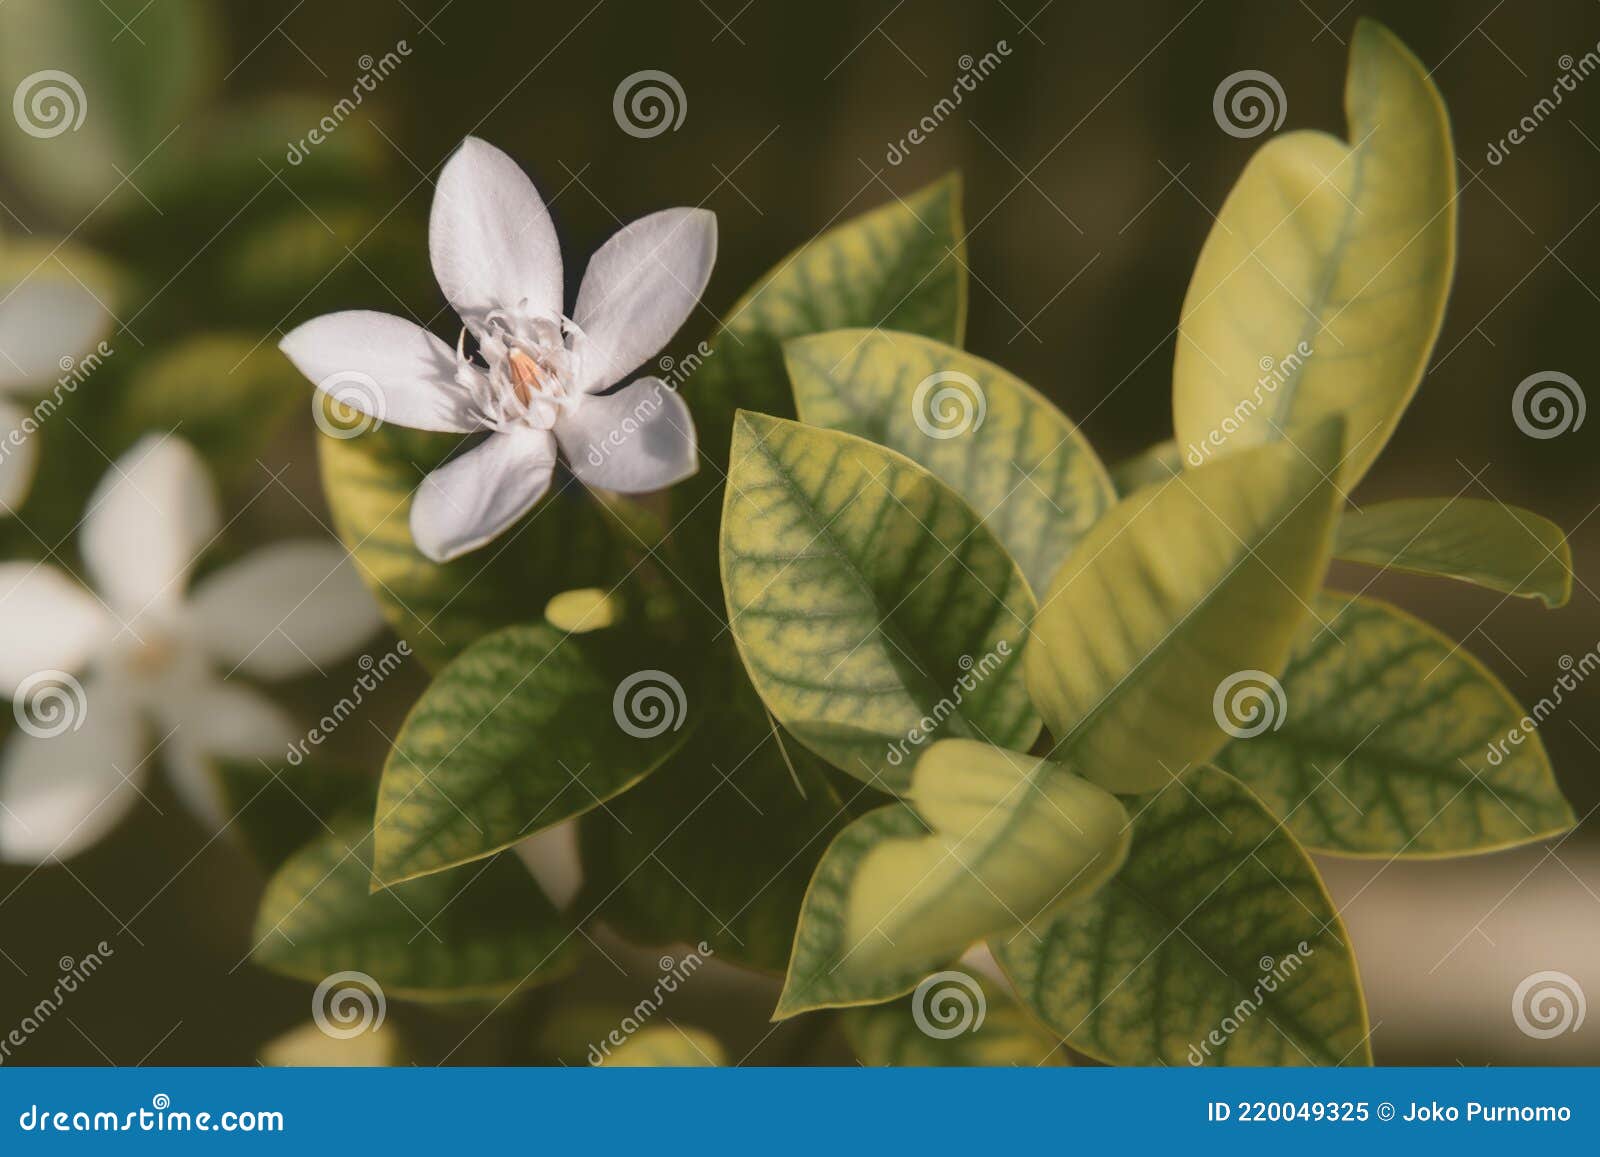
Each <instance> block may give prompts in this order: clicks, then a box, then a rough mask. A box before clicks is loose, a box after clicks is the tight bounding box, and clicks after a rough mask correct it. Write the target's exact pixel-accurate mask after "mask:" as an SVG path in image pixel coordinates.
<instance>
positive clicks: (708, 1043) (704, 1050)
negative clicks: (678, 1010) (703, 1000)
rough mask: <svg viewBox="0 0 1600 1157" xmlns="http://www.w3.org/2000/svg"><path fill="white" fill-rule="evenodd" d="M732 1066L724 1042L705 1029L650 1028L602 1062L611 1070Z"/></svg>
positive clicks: (634, 1035) (603, 1065)
mask: <svg viewBox="0 0 1600 1157" xmlns="http://www.w3.org/2000/svg"><path fill="white" fill-rule="evenodd" d="M727 1063H728V1054H727V1052H726V1051H725V1050H724V1049H723V1047H722V1042H721V1041H719V1040H717V1038H716V1037H714V1036H712V1035H711V1034H710V1033H708V1032H706V1031H705V1030H704V1029H698V1028H687V1027H685V1026H683V1025H680V1024H665V1025H663V1024H652V1025H646V1026H645V1027H644V1028H641V1029H640V1030H639V1031H638V1032H636V1033H634V1034H633V1035H632V1036H630V1037H629V1038H628V1039H627V1040H625V1041H623V1042H622V1043H621V1044H620V1045H618V1046H617V1047H616V1048H614V1049H612V1050H611V1053H610V1055H609V1056H607V1057H606V1058H605V1059H604V1060H602V1061H601V1062H600V1064H601V1066H602V1067H603V1068H609V1069H702V1068H721V1067H722V1066H724V1065H726V1064H727Z"/></svg>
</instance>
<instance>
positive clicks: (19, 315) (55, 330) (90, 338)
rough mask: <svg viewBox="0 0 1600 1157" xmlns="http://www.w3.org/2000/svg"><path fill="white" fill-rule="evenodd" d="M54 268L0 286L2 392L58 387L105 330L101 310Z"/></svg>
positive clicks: (107, 321)
mask: <svg viewBox="0 0 1600 1157" xmlns="http://www.w3.org/2000/svg"><path fill="white" fill-rule="evenodd" d="M53 265H54V262H50V263H48V264H41V265H40V267H39V268H37V269H35V270H34V271H33V272H31V273H29V274H28V275H27V277H26V278H25V279H24V280H22V281H20V282H18V281H14V280H10V279H7V280H5V281H0V390H3V391H7V392H17V391H18V390H19V389H21V388H23V387H27V386H40V385H42V384H44V383H46V382H54V381H57V380H58V379H59V378H60V377H61V376H62V375H63V374H64V373H66V372H67V370H66V369H63V368H62V365H61V359H62V358H71V359H73V360H76V359H77V358H78V356H79V355H81V354H83V353H84V352H85V351H87V350H88V349H89V348H90V347H91V346H93V345H94V344H95V342H97V341H98V340H99V339H100V338H101V337H103V336H104V335H105V333H106V331H107V330H108V329H110V328H111V315H110V314H109V313H107V312H106V309H105V306H103V305H101V304H100V303H99V302H98V301H96V300H95V297H94V294H92V293H90V292H89V291H88V290H87V289H85V288H84V287H83V286H82V285H80V284H79V283H78V282H77V281H76V280H74V279H73V278H72V277H70V276H69V275H67V273H66V272H65V271H64V270H54V271H53V270H52V269H51V266H53Z"/></svg>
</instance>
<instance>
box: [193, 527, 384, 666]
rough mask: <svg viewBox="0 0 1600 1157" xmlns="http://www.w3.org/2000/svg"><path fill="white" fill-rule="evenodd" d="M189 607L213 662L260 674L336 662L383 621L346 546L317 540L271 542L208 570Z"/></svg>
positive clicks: (202, 643) (201, 641)
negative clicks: (213, 570) (271, 543)
mask: <svg viewBox="0 0 1600 1157" xmlns="http://www.w3.org/2000/svg"><path fill="white" fill-rule="evenodd" d="M188 610H189V613H190V615H191V616H192V619H193V621H194V624H195V626H196V627H197V628H198V631H199V639H200V643H201V645H202V646H204V647H205V649H206V650H207V651H208V652H209V653H210V654H211V655H212V656H213V657H214V658H215V659H217V660H218V661H220V662H221V663H223V664H225V665H226V666H227V667H229V668H235V667H236V668H238V669H239V670H241V671H243V672H244V673H245V674H247V675H253V676H255V677H257V678H261V679H282V678H285V677H287V676H289V675H297V674H302V673H304V672H307V671H311V670H313V669H315V668H318V667H321V666H322V665H323V664H325V663H334V662H337V661H338V660H340V659H343V658H344V657H345V656H347V655H349V654H350V653H351V652H352V651H354V650H355V649H356V648H357V647H358V646H360V645H361V643H362V642H363V641H364V640H365V639H367V638H368V637H369V636H371V635H372V634H373V632H375V631H376V630H377V629H378V628H379V627H380V626H381V625H382V622H383V617H382V615H381V613H380V612H379V610H378V604H377V602H376V601H374V599H373V597H372V595H371V594H370V593H368V591H367V588H366V587H365V586H364V585H362V582H361V576H360V575H359V574H358V573H357V572H356V568H355V564H354V563H353V562H351V561H350V555H349V554H348V552H346V551H345V549H344V547H342V546H340V545H339V544H338V543H336V542H323V541H320V540H316V539H304V540H300V541H293V542H280V543H274V544H273V545H271V546H266V547H262V548H261V549H259V550H256V551H253V552H251V553H250V554H247V555H245V557H244V558H242V559H240V560H239V561H238V562H235V563H232V564H230V565H229V566H226V567H223V568H222V569H221V570H219V571H217V572H216V573H214V574H211V575H208V576H207V577H206V578H204V579H202V580H201V581H200V582H199V583H197V584H196V586H195V590H194V594H193V595H192V596H191V598H190V600H189V607H188Z"/></svg>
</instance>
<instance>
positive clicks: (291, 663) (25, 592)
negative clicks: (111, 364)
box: [0, 437, 379, 863]
mask: <svg viewBox="0 0 1600 1157" xmlns="http://www.w3.org/2000/svg"><path fill="white" fill-rule="evenodd" d="M220 526H221V519H220V516H219V512H218V507H217V499H216V494H215V492H214V490H213V488H212V484H211V479H210V477H209V476H208V475H207V473H206V471H205V467H204V465H203V464H202V463H201V461H200V458H199V456H198V455H197V454H196V453H195V451H194V450H193V449H192V448H190V447H189V446H188V444H187V443H184V442H181V441H178V440H176V439H174V438H170V437H164V438H158V437H148V438H145V439H144V440H143V441H141V442H140V443H139V444H138V445H136V446H135V447H133V449H131V450H130V451H128V453H126V454H125V455H123V456H122V458H120V459H119V460H118V461H117V462H116V463H115V465H113V466H112V468H111V470H110V471H109V472H108V473H107V474H106V476H105V478H104V479H103V480H102V481H101V483H100V485H99V487H98V488H97V489H96V491H95V494H94V496H93V498H92V499H91V500H90V503H89V509H88V512H87V513H86V514H85V516H84V519H83V523H82V527H83V531H82V534H81V536H80V539H79V546H80V550H81V554H82V557H83V563H84V569H85V572H86V574H87V576H88V578H89V580H90V582H91V583H92V584H93V587H94V590H93V591H90V590H88V589H86V588H85V587H83V586H81V585H79V584H78V583H77V582H75V581H74V580H73V579H71V578H70V577H68V575H66V574H65V573H64V572H63V571H61V570H59V569H58V568H56V567H53V566H49V565H46V564H43V563H32V562H14V563H5V564H0V638H3V639H4V640H5V644H4V646H3V647H0V693H3V694H5V695H8V696H18V694H19V690H21V691H26V690H27V689H29V688H31V687H36V686H37V685H38V680H39V678H40V676H41V673H46V674H48V675H49V676H50V677H52V678H60V679H66V680H69V681H70V682H71V683H72V686H73V687H74V688H78V687H80V686H81V689H82V692H81V700H79V701H77V702H71V703H68V704H67V708H66V709H67V710H68V711H69V712H71V713H73V714H70V715H69V716H68V717H67V718H66V719H61V718H59V717H58V718H56V719H55V720H54V721H53V722H54V724H55V725H54V726H50V727H44V728H41V727H37V726H35V727H29V726H23V725H20V724H22V723H23V721H24V720H25V719H26V718H27V717H26V715H25V714H24V713H23V711H22V708H23V706H24V705H23V704H22V702H21V699H20V698H19V701H18V704H17V708H18V716H19V719H18V721H19V726H18V727H17V728H16V729H14V730H13V731H12V734H11V735H10V736H9V737H8V738H7V740H6V743H5V746H4V748H3V749H0V859H5V860H9V861H13V862H26V863H39V862H42V861H45V860H48V859H52V858H61V859H65V858H66V857H68V856H70V855H72V854H74V853H76V852H78V851H81V850H82V849H83V848H85V847H87V846H88V845H89V844H92V843H93V842H95V841H96V840H97V839H99V838H100V837H101V836H102V835H104V834H105V833H106V832H107V831H109V830H110V829H111V828H112V827H113V826H114V825H115V824H116V823H117V821H118V820H119V819H121V818H122V816H123V815H125V814H126V813H127V811H128V810H129V808H130V807H131V806H132V804H133V802H134V800H135V799H136V798H137V797H138V795H139V792H140V784H141V782H142V781H143V780H144V779H145V778H146V772H145V768H146V767H147V765H148V764H149V762H150V758H151V757H150V755H149V753H148V752H149V744H148V740H149V737H150V733H149V732H148V731H147V730H146V727H145V723H146V722H148V723H150V724H153V725H154V729H155V735H156V739H157V744H156V748H157V751H158V753H159V754H160V755H161V756H163V757H164V759H165V762H166V765H167V768H168V770H169V771H170V772H171V774H172V776H173V781H174V784H175V786H176V788H177V790H178V793H179V795H180V796H181V797H182V798H183V799H184V801H185V802H186V803H187V804H188V805H189V806H190V807H192V808H193V809H194V810H195V811H196V812H197V813H198V814H199V815H200V817H201V818H202V819H203V820H206V821H208V822H210V823H211V824H212V825H213V826H221V824H222V820H223V817H222V815H221V807H220V801H219V799H218V796H217V792H216V789H215V785H214V783H213V781H212V778H211V777H212V769H211V767H210V758H211V757H223V758H228V757H232V758H246V759H249V758H281V757H282V756H283V754H284V752H285V751H286V750H287V746H288V744H289V743H290V742H291V741H292V740H293V739H294V738H295V734H296V729H295V726H294V723H293V722H292V721H291V720H290V719H289V717H288V716H287V715H285V714H284V713H283V712H282V711H281V710H280V709H279V708H278V707H277V706H275V705H274V704H273V703H272V702H271V701H270V700H269V699H267V698H266V697H265V696H263V695H262V694H261V693H260V692H258V691H255V690H253V689H252V688H250V687H248V686H246V685H244V684H243V683H240V682H236V681H232V680H229V679H228V678H226V676H224V675H220V674H219V673H218V670H219V668H224V669H226V671H227V674H228V675H232V674H233V673H234V672H236V671H237V672H242V673H245V674H248V675H252V676H256V677H260V678H266V679H276V678H281V677H283V676H286V675H293V674H297V673H300V672H303V671H309V670H311V669H313V668H315V667H316V666H318V665H319V664H322V663H328V662H333V661H335V660H337V659H340V658H342V657H344V656H345V655H347V654H349V653H350V652H351V651H353V650H354V649H355V648H356V647H357V646H358V645H359V644H360V643H361V642H362V641H363V640H364V639H365V638H367V636H368V635H370V634H371V633H372V632H373V631H374V630H376V629H377V627H378V626H379V614H378V609H377V606H376V604H375V603H374V601H373V599H372V596H371V595H370V594H368V593H367V591H366V589H365V588H364V587H363V586H362V583H361V580H360V577H359V576H358V575H357V574H356V571H355V568H354V567H353V566H352V565H351V563H350V561H349V556H348V555H347V554H346V552H345V551H344V549H343V548H342V547H341V546H339V545H338V544H336V543H332V542H323V541H317V540H302V541H291V542H286V543H280V544H274V545H273V546H270V547H264V548H262V549H260V550H257V551H255V552H252V553H250V554H247V555H246V556H245V557H244V558H242V559H239V560H238V561H237V562H233V563H230V564H228V565H226V566H224V567H221V568H220V569H218V570H216V571H214V572H212V573H211V574H209V575H207V576H206V577H205V578H204V579H202V580H201V581H200V582H199V583H197V584H196V585H195V587H194V589H193V590H192V591H191V590H190V589H189V578H190V572H191V568H192V566H193V564H194V562H195V560H196V559H197V558H198V556H199V555H200V553H201V552H202V551H203V550H204V549H205V548H206V547H207V546H208V545H210V543H211V542H212V541H213V539H214V538H215V537H216V535H217V533H218V531H219V529H220ZM79 676H81V677H82V682H81V684H79V683H78V681H77V680H78V678H79ZM56 706H57V707H58V708H59V707H60V703H59V702H58V703H57V704H56Z"/></svg>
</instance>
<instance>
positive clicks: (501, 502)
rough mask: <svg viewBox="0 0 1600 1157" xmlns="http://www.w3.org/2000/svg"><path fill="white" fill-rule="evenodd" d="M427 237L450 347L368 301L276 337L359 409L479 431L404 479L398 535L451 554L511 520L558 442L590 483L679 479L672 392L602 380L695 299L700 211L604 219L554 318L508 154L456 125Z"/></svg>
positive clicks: (557, 292) (546, 219) (545, 484)
mask: <svg viewBox="0 0 1600 1157" xmlns="http://www.w3.org/2000/svg"><path fill="white" fill-rule="evenodd" d="M428 249H429V254H430V256H431V258H432V262H433V272H434V276H435V277H436V278H437V279H438V282H439V287H440V288H441V289H442V290H443V291H444V295H445V297H446V298H447V299H448V300H449V302H450V304H451V305H452V306H453V307H454V308H455V311H456V313H458V314H459V315H460V317H461V321H462V323H463V325H464V327H465V329H464V330H463V331H462V334H461V338H460V340H458V341H457V343H456V346H455V348H454V349H453V350H452V349H451V348H450V347H449V346H448V345H446V344H445V343H444V342H443V341H441V340H440V339H439V338H437V337H436V336H434V335H433V334H432V333H429V332H428V331H427V330H425V329H423V328H422V327H421V326H418V325H414V324H413V323H411V322H409V321H406V320H404V319H402V318H398V317H392V316H390V315H388V314H383V313H373V312H370V311H366V310H352V311H348V312H344V313H333V314H328V315H326V316H323V317H319V318H314V319H313V320H311V321H308V322H306V323H305V324H304V325H301V326H299V327H298V328H297V329H295V330H294V331H293V332H292V333H290V334H289V335H288V336H287V337H285V338H284V339H283V342H282V343H281V348H282V349H283V351H284V353H285V354H287V355H288V356H289V359H290V360H291V361H293V362H294V364H295V365H296V366H297V367H298V368H299V370H300V372H301V373H303V374H305V375H306V377H308V378H310V379H311V381H312V382H314V383H316V384H317V385H318V387H319V388H320V389H322V390H323V391H324V392H326V393H327V394H328V395H329V396H331V397H334V398H336V399H337V400H339V401H341V402H343V403H345V404H346V405H348V406H350V407H352V408H354V409H356V410H358V411H360V412H361V413H364V414H367V415H368V416H370V417H372V418H375V419H378V420H379V421H387V422H394V423H396V424H398V425H401V426H409V427H411V428H413V429H417V430H436V431H446V432H450V433H460V434H469V433H487V434H488V437H487V438H486V439H484V440H483V441H482V442H480V443H479V444H478V445H476V446H474V447H473V448H472V449H471V450H469V451H468V452H466V453H465V454H462V455H460V456H459V457H456V458H454V459H452V460H451V461H450V462H448V463H446V464H445V465H443V466H441V467H439V468H438V469H437V470H435V471H433V473H431V474H429V475H428V477H427V478H426V479H424V480H423V483H422V485H421V486H420V487H419V488H418V491H417V494H416V497H415V499H414V500H413V502H412V506H411V536H412V538H413V540H414V541H415V542H416V544H417V547H418V549H419V550H421V551H422V553H423V554H425V555H427V556H428V557H429V558H431V559H434V560H435V561H439V562H443V561H446V560H448V559H451V558H455V557H457V556H458V555H461V554H465V553H466V552H468V551H471V550H476V549H477V548H478V547H480V546H482V545H484V544H485V543H487V542H489V541H490V540H491V539H493V538H494V537H495V536H497V535H498V534H500V533H501V532H502V531H504V530H505V529H506V528H507V527H509V526H510V525H511V524H512V523H514V522H516V521H517V519H519V518H521V517H522V515H523V514H525V513H526V512H527V511H528V510H529V509H531V508H532V507H533V505H534V504H535V503H536V502H538V501H539V499H540V498H542V497H543V496H544V494H545V492H546V491H547V490H548V489H549V487H550V479H551V473H552V471H553V469H554V467H555V464H556V456H557V450H558V449H559V450H560V452H561V454H562V455H563V456H564V457H565V458H566V461H567V465H568V466H569V467H570V468H571V470H572V472H573V474H574V475H576V476H577V478H578V479H579V480H580V481H582V482H584V483H585V484H587V485H590V486H594V487H598V488H600V489H602V490H614V491H621V492H623V493H643V492H647V491H652V490H660V489H663V488H664V487H667V486H670V485H672V484H673V483H675V482H679V481H681V480H682V479H684V478H687V477H688V476H689V475H691V474H693V473H694V471H695V468H696V466H697V460H696V458H697V455H696V448H695V436H694V423H693V421H692V420H691V418H690V416H689V410H688V407H687V406H685V405H684V403H683V400H682V399H681V398H680V397H678V395H677V393H676V391H675V390H674V389H673V388H671V387H669V386H668V385H667V383H665V382H663V381H661V379H659V378H656V377H642V378H639V379H638V380H636V381H634V382H633V383H632V384H630V385H628V386H626V387H625V388H623V389H620V390H617V391H615V392H612V393H606V392H605V391H606V390H607V389H609V388H610V387H611V386H613V385H615V384H616V383H617V382H619V381H621V380H622V379H623V378H625V377H626V376H627V375H628V374H630V373H631V372H633V371H634V370H635V369H637V368H638V367H639V366H640V365H642V364H643V363H644V362H645V360H646V359H648V358H649V357H651V356H652V355H653V354H655V353H656V352H657V351H659V350H660V349H661V347H662V346H663V345H665V344H666V343H667V341H668V340H670V339H671V337H672V335H673V334H674V333H676V332H677V330H678V328H679V327H680V326H682V325H683V323H684V321H685V320H686V319H687V318H688V316H689V313H690V311H692V310H693V309H694V307H695V303H696V302H698V301H699V300H700V294H701V292H702V291H703V290H704V289H705V285H706V281H707V279H708V278H709V277H710V275H711V266H712V264H713V262H714V261H715V259H716V249H717V228H716V217H715V215H714V214H712V213H711V212H709V211H707V210H704V209H666V210H663V211H661V212H659V213H652V214H650V215H649V216H647V217H642V218H640V219H639V220H637V221H635V222H633V223H632V224H630V225H628V226H626V227H624V228H623V229H621V230H620V231H618V232H617V234H616V235H615V236H613V237H612V238H611V239H610V240H609V241H607V242H606V243H605V244H604V245H602V246H601V247H600V249H599V251H598V252H596V253H595V255H594V257H593V258H592V259H591V260H590V262H589V266H588V269H587V270H586V271H585V272H584V275H583V282H582V284H581V286H580V287H579V289H578V300H577V304H576V306H575V307H574V308H573V311H572V316H571V317H568V316H566V315H565V314H564V313H563V312H562V272H561V249H560V246H559V244H558V243H557V241H556V233H555V228H554V226H553V225H552V224H551V223H550V214H549V212H548V211H547V210H546V209H545V205H544V202H543V201H542V200H541V199H540V197H539V193H538V191H537V190H536V189H535V188H534V187H533V183H532V182H531V181H529V180H528V177H527V175H526V174H525V173H523V171H522V170H521V169H520V168H519V167H518V166H517V164H516V162H515V161H513V160H512V159H511V158H510V157H508V156H507V155H506V154H505V153H503V152H501V151H500V150H499V149H497V148H495V147H494V146H492V145H489V144H486V143H485V142H483V141H481V140H478V139H476V138H473V137H469V138H467V140H466V141H465V142H464V143H463V144H462V146H461V148H460V149H459V150H458V151H457V152H456V154H455V155H454V156H453V157H451V158H450V160H449V162H448V163H447V164H446V165H445V166H444V170H443V171H442V172H441V173H440V174H439V184H438V188H437V189H436V190H435V193H434V198H433V211H432V215H431V217H430V219H429V223H428ZM468 333H470V334H471V335H472V338H473V340H474V342H475V344H476V347H477V348H476V354H475V355H470V354H469V353H468V352H467V348H466V341H465V339H466V335H467V334H468Z"/></svg>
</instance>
